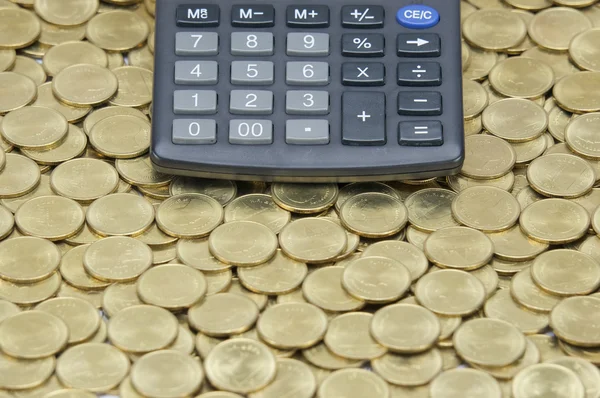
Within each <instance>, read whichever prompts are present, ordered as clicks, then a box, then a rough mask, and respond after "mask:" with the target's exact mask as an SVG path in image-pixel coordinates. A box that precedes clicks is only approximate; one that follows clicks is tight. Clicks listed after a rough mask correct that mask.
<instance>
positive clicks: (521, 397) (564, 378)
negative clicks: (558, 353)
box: [512, 363, 585, 398]
mask: <svg viewBox="0 0 600 398" xmlns="http://www.w3.org/2000/svg"><path fill="white" fill-rule="evenodd" d="M512 393H513V397H515V398H529V397H534V396H550V395H552V396H554V397H556V398H563V397H564V398H567V397H569V398H583V397H585V389H584V387H583V383H582V382H581V380H580V379H579V377H577V374H576V373H575V372H573V371H572V370H570V369H568V368H566V367H563V366H559V365H555V364H549V363H540V364H536V365H532V366H530V367H528V368H526V369H523V370H522V371H521V372H519V374H517V375H516V376H515V378H514V380H513V386H512Z"/></svg>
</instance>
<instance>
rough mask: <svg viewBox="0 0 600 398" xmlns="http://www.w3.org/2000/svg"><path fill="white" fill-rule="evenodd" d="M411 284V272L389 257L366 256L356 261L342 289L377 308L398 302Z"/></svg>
mask: <svg viewBox="0 0 600 398" xmlns="http://www.w3.org/2000/svg"><path fill="white" fill-rule="evenodd" d="M411 282H412V278H411V275H410V272H409V271H408V268H406V267H405V266H404V265H402V263H400V262H398V261H396V260H393V259H391V258H387V257H371V256H365V255H363V256H362V257H361V258H359V259H357V260H354V261H352V262H351V263H350V264H349V265H348V266H347V267H346V268H345V269H344V273H343V275H342V286H343V287H344V289H345V290H346V291H347V292H348V293H349V294H350V295H352V296H353V297H356V298H358V299H359V300H362V301H365V302H367V303H376V304H380V303H391V302H394V301H397V300H398V299H400V297H402V296H403V295H404V294H405V293H406V292H407V291H408V289H409V287H410V284H411Z"/></svg>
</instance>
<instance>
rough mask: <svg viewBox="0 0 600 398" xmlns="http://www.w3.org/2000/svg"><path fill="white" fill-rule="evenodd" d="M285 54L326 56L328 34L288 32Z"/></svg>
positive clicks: (327, 51)
mask: <svg viewBox="0 0 600 398" xmlns="http://www.w3.org/2000/svg"><path fill="white" fill-rule="evenodd" d="M287 55H299V56H327V55H329V34H327V33H288V35H287Z"/></svg>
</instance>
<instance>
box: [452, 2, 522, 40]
mask: <svg viewBox="0 0 600 398" xmlns="http://www.w3.org/2000/svg"><path fill="white" fill-rule="evenodd" d="M462 27H463V36H464V38H465V39H466V40H467V41H468V42H469V43H470V44H472V45H474V46H476V47H479V48H482V49H485V50H506V49H509V48H511V47H514V46H516V45H518V44H519V43H521V42H522V41H523V39H525V36H526V35H527V26H526V25H525V22H524V21H523V20H522V19H521V17H519V16H518V15H517V14H515V13H512V12H510V11H508V10H498V9H483V10H478V11H475V12H473V13H472V14H471V15H469V16H468V17H467V18H466V19H465V20H464V22H463V24H462Z"/></svg>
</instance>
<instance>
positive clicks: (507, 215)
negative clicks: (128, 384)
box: [452, 186, 521, 232]
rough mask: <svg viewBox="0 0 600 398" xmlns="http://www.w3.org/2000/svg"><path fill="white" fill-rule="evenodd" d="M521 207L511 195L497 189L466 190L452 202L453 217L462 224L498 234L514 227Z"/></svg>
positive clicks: (485, 187) (483, 187)
mask: <svg viewBox="0 0 600 398" xmlns="http://www.w3.org/2000/svg"><path fill="white" fill-rule="evenodd" d="M520 211H521V206H520V205H519V202H518V201H517V199H515V197H514V196H513V195H511V194H510V193H508V192H506V191H504V190H502V189H500V188H496V187H487V186H480V187H472V188H468V189H465V190H464V191H462V192H461V193H459V194H458V196H457V197H456V198H455V199H454V201H453V202H452V215H453V216H454V218H455V219H456V220H457V221H459V222H460V223H461V224H463V225H466V226H468V227H471V228H475V229H478V230H481V231H484V232H498V231H504V230H506V229H509V228H511V227H512V226H514V225H515V224H516V223H517V221H518V219H519V213H520Z"/></svg>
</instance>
